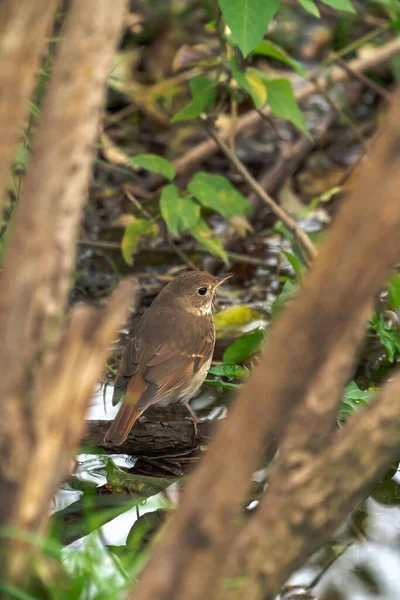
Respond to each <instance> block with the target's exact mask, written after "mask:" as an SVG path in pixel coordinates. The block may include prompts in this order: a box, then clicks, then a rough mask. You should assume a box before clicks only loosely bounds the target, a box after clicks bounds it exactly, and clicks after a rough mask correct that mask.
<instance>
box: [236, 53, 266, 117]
mask: <svg viewBox="0 0 400 600" xmlns="http://www.w3.org/2000/svg"><path fill="white" fill-rule="evenodd" d="M231 71H232V75H233V77H234V79H235V80H236V81H237V83H238V84H239V85H240V87H242V88H243V89H244V90H246V92H247V93H248V94H250V96H251V98H252V100H253V102H254V106H255V107H256V108H262V107H263V106H264V104H265V103H266V101H267V88H266V85H265V83H264V80H263V79H262V78H261V77H260V75H259V74H258V72H257V70H256V69H252V68H248V69H246V71H245V72H244V73H242V72H241V71H239V69H238V66H237V60H236V58H235V57H234V58H232V60H231Z"/></svg>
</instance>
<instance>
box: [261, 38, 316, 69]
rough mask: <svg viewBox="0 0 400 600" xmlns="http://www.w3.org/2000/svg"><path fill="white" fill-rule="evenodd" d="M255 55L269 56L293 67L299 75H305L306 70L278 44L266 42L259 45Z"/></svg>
mask: <svg viewBox="0 0 400 600" xmlns="http://www.w3.org/2000/svg"><path fill="white" fill-rule="evenodd" d="M253 54H261V55H262V56H269V57H270V58H275V60H280V61H281V62H283V63H285V65H288V66H289V67H292V69H293V70H294V71H296V73H298V74H299V75H303V76H304V75H305V74H306V70H305V68H304V67H303V65H302V64H301V62H299V61H298V60H295V59H294V58H291V57H290V56H289V55H288V54H287V53H286V52H285V50H283V49H282V48H280V47H279V46H278V45H277V44H274V43H273V42H270V41H266V40H264V41H263V42H261V44H258V46H257V48H255V49H254V50H253Z"/></svg>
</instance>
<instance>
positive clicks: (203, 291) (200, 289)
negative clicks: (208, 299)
mask: <svg viewBox="0 0 400 600" xmlns="http://www.w3.org/2000/svg"><path fill="white" fill-rule="evenodd" d="M197 292H198V293H199V294H200V296H205V295H206V294H207V288H206V287H201V288H199V289H198V290H197Z"/></svg>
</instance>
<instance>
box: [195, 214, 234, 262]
mask: <svg viewBox="0 0 400 600" xmlns="http://www.w3.org/2000/svg"><path fill="white" fill-rule="evenodd" d="M190 233H191V234H192V236H193V237H194V238H195V240H197V241H198V242H199V243H200V244H202V246H204V247H205V248H207V250H209V251H210V252H211V254H214V256H219V257H220V258H222V260H223V262H224V263H225V264H226V265H227V264H229V260H228V255H227V253H226V252H225V250H224V247H223V245H222V242H221V238H220V237H218V236H217V235H215V233H213V232H212V231H211V229H210V228H209V226H208V225H207V223H206V222H205V221H204V220H203V219H201V218H200V219H199V220H198V222H197V223H196V225H195V226H194V227H191V229H190Z"/></svg>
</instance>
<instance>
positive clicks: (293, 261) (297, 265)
mask: <svg viewBox="0 0 400 600" xmlns="http://www.w3.org/2000/svg"><path fill="white" fill-rule="evenodd" d="M282 254H284V255H285V256H286V258H287V260H288V262H289V263H290V265H291V266H292V269H293V271H294V272H295V273H296V275H297V277H298V278H299V279H301V278H302V276H303V273H304V271H305V269H304V266H303V263H302V262H301V260H299V259H298V258H297V256H295V255H294V254H292V253H291V252H286V250H282Z"/></svg>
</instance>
